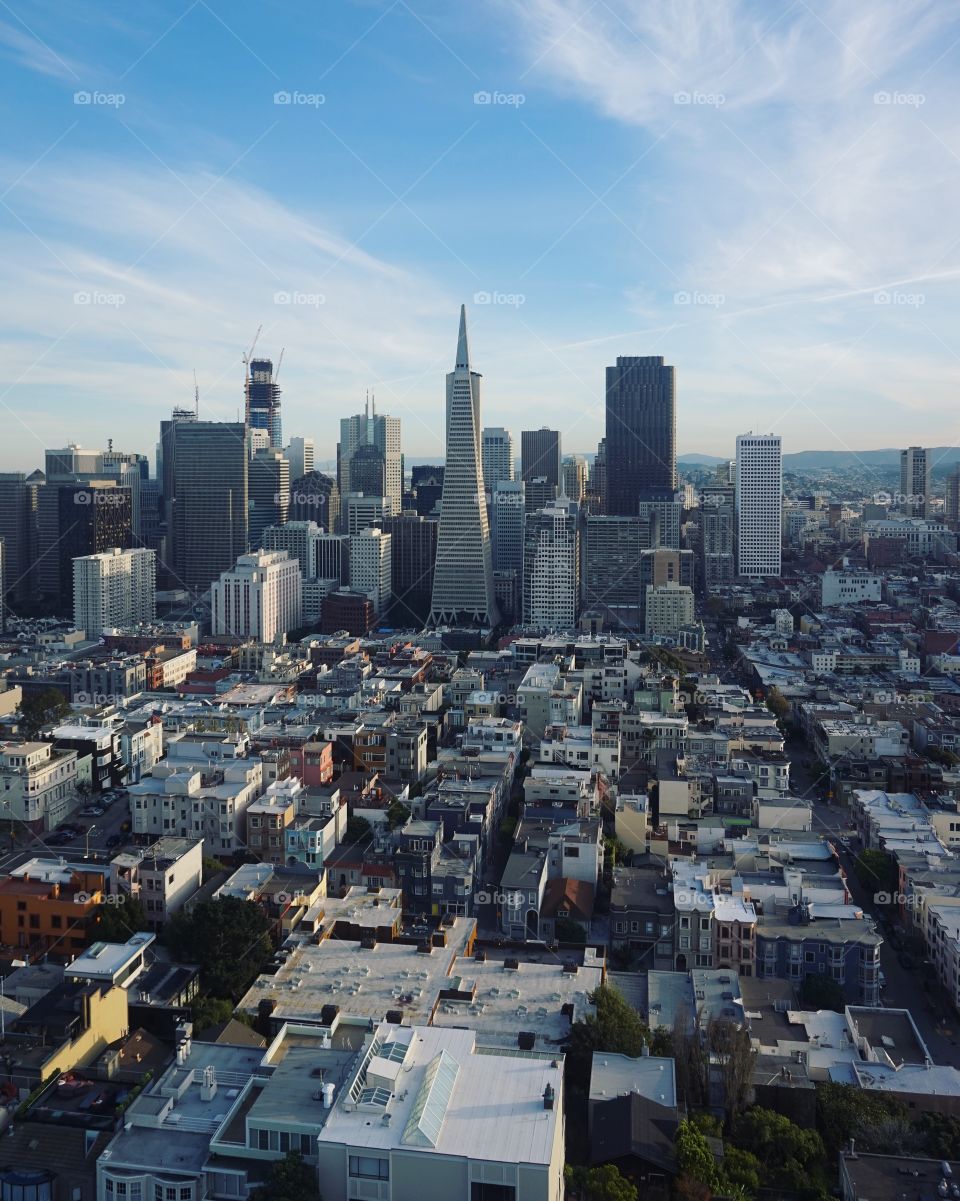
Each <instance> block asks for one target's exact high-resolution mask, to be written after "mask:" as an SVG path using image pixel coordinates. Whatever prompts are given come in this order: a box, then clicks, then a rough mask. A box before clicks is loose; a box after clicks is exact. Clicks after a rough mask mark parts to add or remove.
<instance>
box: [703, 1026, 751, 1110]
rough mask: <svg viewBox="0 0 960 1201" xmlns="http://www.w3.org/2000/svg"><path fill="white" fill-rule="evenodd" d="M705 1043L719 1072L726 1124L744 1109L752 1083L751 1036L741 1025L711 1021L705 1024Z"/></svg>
mask: <svg viewBox="0 0 960 1201" xmlns="http://www.w3.org/2000/svg"><path fill="white" fill-rule="evenodd" d="M706 1044H707V1047H708V1048H709V1051H710V1059H711V1061H712V1063H713V1064H714V1065H715V1066H716V1067H718V1068H719V1070H720V1075H721V1078H722V1080H723V1091H724V1107H725V1109H726V1114H727V1121H728V1122H732V1121H733V1119H734V1118H735V1117H736V1116H737V1114H738V1113H740V1112H741V1111H742V1110H743V1109H745V1108H746V1105H747V1098H748V1096H749V1094H750V1085H751V1082H752V1080H753V1064H754V1052H753V1048H752V1046H751V1045H750V1035H749V1033H748V1032H747V1031H746V1030H745V1029H744V1028H743V1027H742V1026H737V1025H735V1024H734V1023H733V1022H730V1021H727V1020H726V1019H725V1018H714V1019H712V1020H711V1021H710V1022H709V1023H708V1024H707V1030H706Z"/></svg>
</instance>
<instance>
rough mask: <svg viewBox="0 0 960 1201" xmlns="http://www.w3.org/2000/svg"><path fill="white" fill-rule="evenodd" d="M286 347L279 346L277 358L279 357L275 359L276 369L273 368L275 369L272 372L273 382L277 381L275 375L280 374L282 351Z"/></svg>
mask: <svg viewBox="0 0 960 1201" xmlns="http://www.w3.org/2000/svg"><path fill="white" fill-rule="evenodd" d="M286 349H287V348H286V347H285V346H283V347H281V348H280V358H279V359H277V366H276V370H275V371H274V373H273V382H274V383H276V382H277V376H278V375H279V374H280V364H281V363H282V362H283V352H284V351H285V350H286Z"/></svg>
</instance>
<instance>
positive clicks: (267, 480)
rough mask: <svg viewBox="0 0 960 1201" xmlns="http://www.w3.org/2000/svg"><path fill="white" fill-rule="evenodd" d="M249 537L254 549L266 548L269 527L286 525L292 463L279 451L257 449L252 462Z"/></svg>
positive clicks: (249, 486)
mask: <svg viewBox="0 0 960 1201" xmlns="http://www.w3.org/2000/svg"><path fill="white" fill-rule="evenodd" d="M249 470H250V476H249V484H248V488H249V499H250V511H249V515H248V517H247V523H248V527H249V529H248V536H249V540H250V546H251V548H252V549H253V550H259V549H260V547H261V546H262V545H263V531H264V530H265V529H266V528H267V526H268V525H283V523H284V522H285V521H286V520H287V516H288V514H289V509H290V464H289V463H288V462H287V457H286V455H285V454H284V453H283V452H282V451H280V450H258V451H257V452H256V454H255V455H253V456H252V457H251V459H250V469H249Z"/></svg>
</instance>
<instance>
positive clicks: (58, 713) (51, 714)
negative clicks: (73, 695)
mask: <svg viewBox="0 0 960 1201" xmlns="http://www.w3.org/2000/svg"><path fill="white" fill-rule="evenodd" d="M69 712H70V706H69V704H67V701H66V700H65V699H64V696H63V693H62V692H59V691H58V690H57V689H56V688H43V689H41V690H40V691H39V692H32V693H29V694H28V695H27V696H25V697H24V698H23V700H22V701H21V702H20V725H21V727H22V733H23V734H24V736H25V737H26V738H36V737H37V735H38V734H39V733H40V731H41V730H42V729H43V728H44V726H48V725H51V724H52V723H53V722H56V721H59V720H60V719H61V718H63V717H66V715H67V714H68V713H69Z"/></svg>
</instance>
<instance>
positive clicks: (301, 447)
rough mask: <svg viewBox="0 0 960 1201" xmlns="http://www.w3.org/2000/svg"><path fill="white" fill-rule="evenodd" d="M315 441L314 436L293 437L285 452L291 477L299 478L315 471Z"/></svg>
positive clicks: (293, 478)
mask: <svg viewBox="0 0 960 1201" xmlns="http://www.w3.org/2000/svg"><path fill="white" fill-rule="evenodd" d="M314 451H315V447H314V443H313V439H312V438H291V439H290V445H289V446H288V447H287V449H286V451H285V453H286V456H287V462H288V463H289V464H290V478H291V479H292V480H298V479H300V478H301V477H302V476H305V475H309V474H310V472H311V471H313V460H314Z"/></svg>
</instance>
